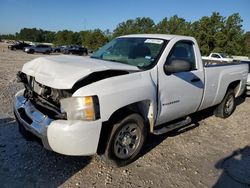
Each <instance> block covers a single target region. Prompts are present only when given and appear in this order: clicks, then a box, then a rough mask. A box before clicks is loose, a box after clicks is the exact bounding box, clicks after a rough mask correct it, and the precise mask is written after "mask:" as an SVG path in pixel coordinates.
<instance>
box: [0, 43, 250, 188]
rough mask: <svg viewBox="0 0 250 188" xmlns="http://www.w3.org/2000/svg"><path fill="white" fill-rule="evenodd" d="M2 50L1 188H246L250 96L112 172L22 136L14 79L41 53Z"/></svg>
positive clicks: (153, 143) (153, 142)
mask: <svg viewBox="0 0 250 188" xmlns="http://www.w3.org/2000/svg"><path fill="white" fill-rule="evenodd" d="M6 47H7V45H6V44H3V43H0V186H1V187H58V186H60V187H170V188H171V187H225V188H228V187H250V136H249V134H250V116H249V114H250V98H243V97H241V98H239V99H238V100H237V103H238V106H237V108H236V111H235V113H234V114H233V115H232V116H231V117H230V118H228V119H219V118H216V117H214V116H212V115H211V111H210V110H208V111H205V112H202V113H199V114H197V117H198V121H197V123H195V124H193V125H192V126H191V127H188V128H186V129H183V130H180V131H178V132H177V131H176V132H173V133H168V134H165V135H162V136H150V137H149V139H148V143H147V146H146V149H145V151H144V153H143V156H142V157H140V158H139V159H138V160H137V161H135V162H134V163H132V164H130V165H129V166H126V167H122V168H113V167H111V166H108V165H106V164H104V163H103V162H102V161H100V160H99V158H98V157H97V156H91V157H70V156H63V155H59V154H56V153H53V152H50V151H47V150H45V149H44V148H43V147H42V146H41V145H39V144H37V143H36V142H27V141H25V140H24V139H23V138H22V136H21V135H20V134H19V133H18V128H17V123H16V121H15V119H14V116H13V112H12V102H13V96H14V94H15V92H16V91H18V90H19V89H20V88H22V85H20V84H18V83H16V78H15V75H16V73H17V71H18V70H21V67H22V65H23V64H24V63H25V62H26V61H28V60H31V59H33V58H36V57H40V56H42V55H41V54H34V55H31V54H25V53H23V52H22V51H9V50H8V49H7V48H6Z"/></svg>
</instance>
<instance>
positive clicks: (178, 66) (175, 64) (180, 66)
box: [164, 59, 192, 75]
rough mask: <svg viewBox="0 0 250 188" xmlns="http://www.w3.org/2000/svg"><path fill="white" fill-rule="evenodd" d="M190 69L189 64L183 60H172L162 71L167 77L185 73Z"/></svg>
mask: <svg viewBox="0 0 250 188" xmlns="http://www.w3.org/2000/svg"><path fill="white" fill-rule="evenodd" d="M191 69H192V67H191V65H190V63H189V62H188V61H186V60H183V59H173V60H171V61H170V62H169V63H167V64H165V65H164V71H165V73H166V74H167V75H170V74H173V73H177V72H187V71H190V70H191Z"/></svg>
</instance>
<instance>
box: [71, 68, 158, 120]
mask: <svg viewBox="0 0 250 188" xmlns="http://www.w3.org/2000/svg"><path fill="white" fill-rule="evenodd" d="M156 91H157V86H156V84H155V82H154V81H153V79H152V76H151V72H150V71H144V72H136V73H131V74H127V75H121V76H116V77H112V78H107V79H104V80H100V81H98V82H95V83H92V84H90V85H87V86H84V87H82V88H80V89H78V90H77V91H76V92H75V93H74V94H73V96H92V95H97V96H98V98H99V104H100V115H101V119H102V121H103V122H104V121H108V120H109V118H110V116H111V115H112V114H113V113H114V112H115V111H117V110H118V109H120V108H122V107H125V106H128V105H130V104H133V103H136V102H139V101H144V100H148V101H150V104H151V106H152V107H153V114H157V113H156V110H157V104H156V97H157V93H156Z"/></svg>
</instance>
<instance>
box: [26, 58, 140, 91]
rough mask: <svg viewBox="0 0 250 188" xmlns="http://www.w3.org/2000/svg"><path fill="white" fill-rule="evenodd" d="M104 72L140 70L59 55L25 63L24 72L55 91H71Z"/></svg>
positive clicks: (111, 63) (123, 65)
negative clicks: (90, 76) (99, 72)
mask: <svg viewBox="0 0 250 188" xmlns="http://www.w3.org/2000/svg"><path fill="white" fill-rule="evenodd" d="M104 70H134V71H136V70H139V69H138V68H137V67H135V66H130V65H125V64H121V63H114V62H108V61H103V60H98V59H91V58H87V57H80V56H71V55H58V56H47V57H39V58H36V59H34V60H31V61H30V62H28V63H25V64H24V66H23V69H22V72H24V73H25V74H27V75H29V76H33V77H35V79H36V81H37V82H39V83H41V84H44V85H46V86H49V87H52V88H55V89H71V88H72V87H73V85H74V84H75V83H76V82H77V81H78V80H79V79H82V78H84V77H85V76H88V75H89V74H91V73H93V72H98V71H104Z"/></svg>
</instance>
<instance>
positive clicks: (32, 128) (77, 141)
mask: <svg viewBox="0 0 250 188" xmlns="http://www.w3.org/2000/svg"><path fill="white" fill-rule="evenodd" d="M23 92H24V90H21V91H19V92H18V93H17V94H16V95H15V101H14V113H15V116H16V118H17V120H18V122H19V123H21V125H22V126H23V127H24V128H25V129H26V130H27V131H29V132H31V133H32V134H33V135H35V136H36V137H38V138H40V139H41V142H42V144H43V146H44V147H45V148H46V149H49V150H52V151H55V152H57V153H61V154H65V155H93V154H95V153H96V151H97V146H98V142H99V137H100V131H101V126H102V122H101V120H97V121H79V120H75V121H69V120H54V119H51V118H49V117H48V116H47V115H45V114H43V113H42V112H40V111H39V110H37V109H36V108H35V106H34V105H33V104H32V103H31V102H30V101H29V100H27V99H26V98H25V97H24V96H23Z"/></svg>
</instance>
